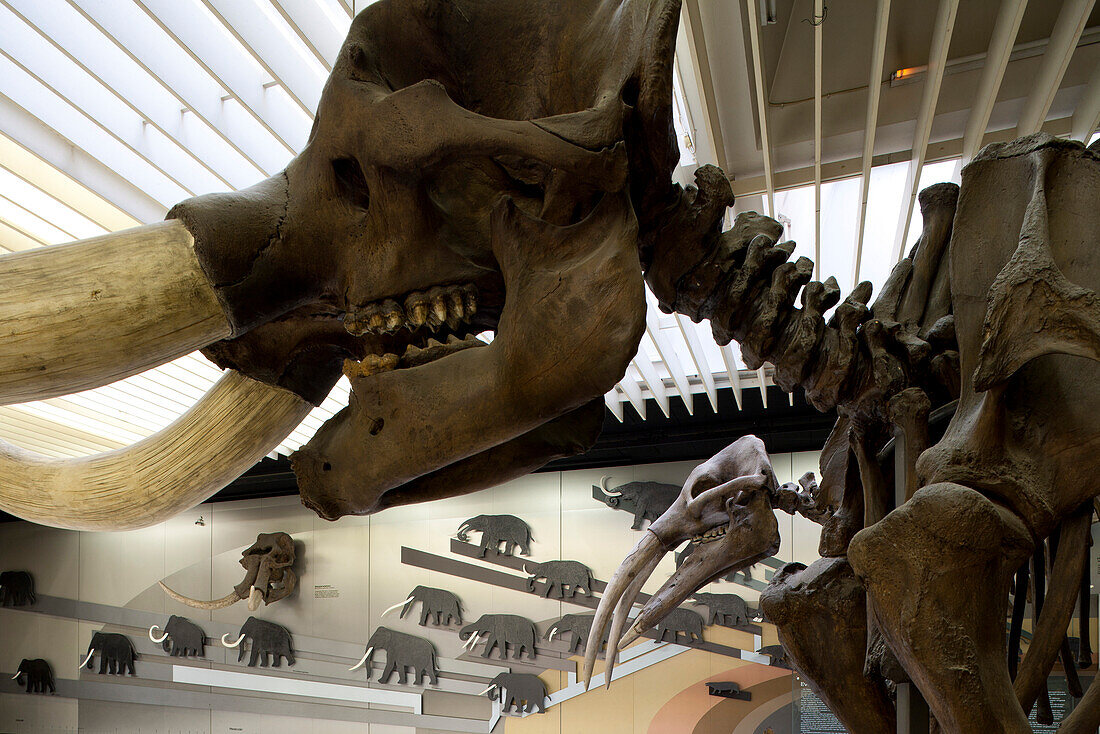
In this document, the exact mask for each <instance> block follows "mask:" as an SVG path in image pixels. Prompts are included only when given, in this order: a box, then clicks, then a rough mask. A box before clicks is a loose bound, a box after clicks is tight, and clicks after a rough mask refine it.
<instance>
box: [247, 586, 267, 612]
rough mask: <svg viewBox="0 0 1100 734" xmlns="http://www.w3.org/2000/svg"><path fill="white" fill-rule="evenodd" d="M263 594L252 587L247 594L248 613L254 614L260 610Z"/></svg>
mask: <svg viewBox="0 0 1100 734" xmlns="http://www.w3.org/2000/svg"><path fill="white" fill-rule="evenodd" d="M263 598H264V593H263V592H262V591H260V590H259V589H257V588H256V587H255V586H253V587H252V588H251V589H250V590H249V592H248V611H250V612H254V611H256V610H257V609H259V608H260V602H261V601H263Z"/></svg>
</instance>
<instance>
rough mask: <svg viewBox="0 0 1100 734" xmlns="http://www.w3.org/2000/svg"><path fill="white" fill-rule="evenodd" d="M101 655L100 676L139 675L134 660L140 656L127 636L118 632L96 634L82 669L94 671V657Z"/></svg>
mask: <svg viewBox="0 0 1100 734" xmlns="http://www.w3.org/2000/svg"><path fill="white" fill-rule="evenodd" d="M96 653H99V674H100V675H103V674H104V673H108V674H110V675H116V674H117V675H126V673H129V674H130V675H137V673H136V672H134V659H135V658H136V657H137V656H138V654H137V653H136V652H134V645H133V643H132V642H130V638H129V637H127V636H126V635H120V634H118V633H117V632H96V633H95V634H93V635H92V641H91V642H90V643H89V644H88V657H86V658H84V662H82V663H81V664H80V667H83V666H85V665H87V666H88V670H91V669H92V656H93V655H95V654H96Z"/></svg>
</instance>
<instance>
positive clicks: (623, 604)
mask: <svg viewBox="0 0 1100 734" xmlns="http://www.w3.org/2000/svg"><path fill="white" fill-rule="evenodd" d="M661 557H662V556H659V555H658V556H655V557H654V558H652V559H651V560H650V561H649V562H648V563H646V565H645V567H643V569H642V571H641V573H639V574H638V576H637V577H636V578H635V579H634V581H632V582H631V584H630V586H628V587H626V591H625V592H624V593H623V598H622V599H620V600H619V606H618V607H616V608H615V616H614V617H613V618H612V620H611V631H610V632H609V633H608V635H607V654H606V655H605V657H604V662H605V663H606V664H607V666H606V667H605V668H604V682H605V683H606V686H607V688H611V674H612V673H613V672H614V671H615V664H616V663H617V662H618V657H619V650H620V649H622V648H620V646H619V637H621V636H622V631H623V627H624V626H625V625H626V621H627V620H628V619H629V618H630V610H631V609H632V608H633V607H634V600H635V599H637V598H638V594H639V593H641V591H642V587H643V586H645V582H646V581H648V580H649V577H650V576H652V575H653V571H654V569H656V568H657V564H658V563H660V562H661ZM623 647H625V645H623Z"/></svg>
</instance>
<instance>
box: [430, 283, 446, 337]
mask: <svg viewBox="0 0 1100 734" xmlns="http://www.w3.org/2000/svg"><path fill="white" fill-rule="evenodd" d="M428 294H429V295H430V296H431V304H432V309H431V312H430V313H429V314H428V325H429V326H431V327H432V328H433V329H438V328H439V327H440V326H441V325H442V324H443V322H444V321H446V320H447V304H446V303H445V302H444V300H443V293H442V292H441V290H440V289H439V288H432V289H431V290H430V291H428Z"/></svg>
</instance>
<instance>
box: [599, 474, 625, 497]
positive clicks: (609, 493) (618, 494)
mask: <svg viewBox="0 0 1100 734" xmlns="http://www.w3.org/2000/svg"><path fill="white" fill-rule="evenodd" d="M610 478H611V477H610V476H607V477H604V478H603V479H601V480H600V491H601V492H603V493H604V494H606V495H607V496H608V497H621V496H622V494H623V493H622V492H613V491H611V490H610V489H608V488H607V480H608V479H610Z"/></svg>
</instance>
